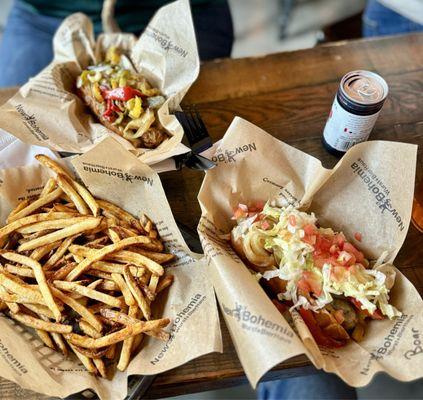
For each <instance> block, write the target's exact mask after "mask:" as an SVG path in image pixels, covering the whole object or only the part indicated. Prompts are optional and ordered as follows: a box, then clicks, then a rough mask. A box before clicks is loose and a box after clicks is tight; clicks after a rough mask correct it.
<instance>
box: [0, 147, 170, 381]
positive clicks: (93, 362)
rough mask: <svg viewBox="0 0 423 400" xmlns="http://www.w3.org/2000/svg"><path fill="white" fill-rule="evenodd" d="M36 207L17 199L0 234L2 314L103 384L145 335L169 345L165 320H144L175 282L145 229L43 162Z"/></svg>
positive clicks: (155, 238)
mask: <svg viewBox="0 0 423 400" xmlns="http://www.w3.org/2000/svg"><path fill="white" fill-rule="evenodd" d="M36 158H37V160H38V161H39V162H41V164H43V165H44V166H46V167H47V168H49V169H51V170H52V171H53V173H54V175H55V177H54V178H50V179H49V180H48V181H47V182H46V184H45V186H44V188H43V190H42V192H41V194H40V196H39V197H38V198H36V199H35V200H28V199H25V200H23V201H21V202H20V203H19V204H18V205H17V206H16V207H15V208H14V210H13V211H12V212H11V213H10V215H9V217H8V218H7V224H6V225H5V226H4V227H2V228H0V311H2V312H3V313H5V314H6V315H7V316H9V317H11V318H13V319H15V320H16V321H18V322H19V323H21V324H22V325H24V326H26V327H27V328H29V329H34V330H35V333H36V334H37V335H38V337H39V338H40V339H41V341H42V342H43V343H44V344H45V345H46V346H48V347H50V348H52V349H55V350H58V351H60V352H62V353H63V354H64V355H67V354H68V352H69V350H71V351H72V352H73V353H74V354H75V355H76V357H77V358H78V359H79V360H80V361H81V362H82V363H83V364H84V366H85V368H86V369H87V370H88V371H89V372H91V373H94V374H97V375H99V376H101V377H103V378H107V377H108V376H112V375H113V373H112V371H111V370H110V369H111V368H112V367H113V368H114V367H115V364H116V363H117V368H118V369H119V370H122V371H123V370H125V369H126V368H127V366H128V364H129V362H130V360H131V358H132V357H133V356H134V354H135V352H136V351H138V348H139V347H140V346H139V343H140V342H141V340H142V337H143V335H149V336H151V337H153V338H155V339H159V340H168V339H169V334H168V333H167V332H165V331H164V330H163V328H165V327H166V326H167V325H168V324H169V322H170V321H169V319H167V318H159V319H156V318H154V317H153V316H152V309H151V305H152V302H153V301H154V299H155V298H156V296H157V294H158V293H160V292H161V291H162V290H163V289H164V288H166V287H168V286H169V285H170V284H171V283H172V281H173V276H172V275H168V274H165V267H164V266H163V264H166V263H168V262H170V261H171V260H173V259H174V255H173V254H168V253H164V252H163V249H164V246H163V243H162V242H161V240H160V236H159V234H158V231H157V229H156V227H155V225H154V224H153V222H152V221H151V220H150V219H148V217H146V216H144V215H143V216H142V217H141V218H139V219H138V218H136V217H134V216H132V215H131V214H129V213H128V212H126V211H125V210H123V209H122V208H120V207H119V206H117V205H115V204H113V203H110V202H109V201H106V200H101V199H97V198H95V197H94V196H93V195H92V194H91V193H90V192H89V191H88V189H87V188H85V187H84V186H83V185H81V184H80V183H78V182H76V181H75V180H74V179H73V177H72V174H71V173H70V172H68V171H67V170H66V169H64V168H63V167H62V166H61V165H60V164H58V163H57V162H55V161H53V160H51V159H49V158H48V157H47V156H44V155H38V156H36Z"/></svg>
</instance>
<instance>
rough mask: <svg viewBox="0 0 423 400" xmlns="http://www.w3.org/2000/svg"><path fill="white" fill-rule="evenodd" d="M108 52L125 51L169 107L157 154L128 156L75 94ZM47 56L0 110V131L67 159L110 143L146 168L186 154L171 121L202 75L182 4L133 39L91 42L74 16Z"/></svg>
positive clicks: (163, 112) (84, 20) (89, 30)
mask: <svg viewBox="0 0 423 400" xmlns="http://www.w3.org/2000/svg"><path fill="white" fill-rule="evenodd" d="M109 46H118V47H121V48H124V49H126V50H127V51H128V53H129V56H130V59H131V61H132V63H133V65H134V66H135V68H136V69H137V70H138V72H140V73H142V74H143V75H144V76H145V77H146V78H147V79H148V81H149V82H150V83H151V84H152V85H153V86H155V87H157V88H159V89H160V90H161V92H162V93H163V94H164V95H165V97H166V99H167V100H166V102H165V103H164V105H163V106H161V108H160V109H159V110H158V116H159V120H160V123H161V124H162V125H163V126H164V127H165V128H166V130H167V132H168V133H169V135H170V137H169V138H168V139H167V140H165V141H164V142H163V143H161V144H160V146H159V147H157V148H156V149H141V148H137V149H136V148H134V147H133V146H132V144H131V143H130V142H129V141H127V140H125V139H124V138H122V137H120V136H119V135H117V134H115V133H113V132H112V131H111V130H109V129H107V128H106V127H104V126H103V125H101V124H100V123H98V122H97V121H96V119H95V118H94V117H93V115H92V114H91V112H90V111H89V109H88V108H87V107H85V106H84V104H83V101H82V100H81V99H80V98H79V97H78V95H77V94H76V78H77V76H78V75H79V74H80V73H81V71H82V70H83V69H85V68H86V67H87V66H88V65H90V64H93V63H95V62H96V61H97V60H98V57H99V54H100V52H101V50H102V49H107V48H108V47H109ZM53 50H54V59H53V61H52V62H51V63H50V64H49V65H48V66H47V67H46V68H45V69H44V70H42V71H41V72H40V73H39V74H38V75H36V76H35V77H33V78H31V79H30V80H29V82H27V83H26V84H25V85H24V86H22V87H21V88H20V90H19V91H18V93H16V94H15V95H14V96H13V97H12V98H11V99H10V100H9V101H8V102H7V103H6V104H4V105H3V106H2V107H0V128H2V129H4V130H5V131H7V132H9V133H11V134H13V135H14V136H16V137H18V138H19V139H21V140H22V141H23V142H26V143H29V144H36V145H39V146H44V147H48V148H50V149H52V150H56V151H63V152H70V153H84V152H86V151H88V150H89V149H90V148H92V147H93V146H94V145H95V144H96V143H98V142H99V141H101V140H102V139H103V138H104V137H105V136H112V137H114V138H115V139H116V140H118V141H119V142H120V143H121V144H122V145H123V146H125V147H126V148H127V149H128V150H130V151H131V152H133V153H134V154H136V155H137V157H138V158H139V159H140V160H141V161H143V162H144V163H147V164H150V165H151V164H155V163H158V162H160V161H163V160H166V159H168V158H170V157H172V156H174V155H177V154H181V153H185V152H187V151H188V148H187V147H186V146H184V145H183V144H182V143H181V140H182V137H183V129H182V126H181V125H180V124H179V122H178V120H177V119H176V117H175V116H174V115H172V114H171V113H172V112H173V111H175V110H176V109H178V107H179V103H180V102H181V100H182V98H183V96H184V95H185V93H186V92H187V91H188V89H189V87H190V86H191V84H192V83H193V82H194V81H195V80H196V78H197V76H198V73H199V68H200V61H199V57H198V51H197V43H196V39H195V32H194V26H193V22H192V17H191V10H190V6H189V1H188V0H178V1H175V2H173V3H170V4H168V5H166V6H164V7H162V8H161V9H159V10H158V11H157V13H156V14H155V16H154V17H153V18H152V20H151V21H150V23H149V24H148V26H147V28H146V29H145V31H144V32H143V33H142V35H141V36H140V37H139V39H137V38H136V37H135V36H134V35H132V34H128V33H104V34H101V35H100V36H99V37H98V39H97V40H95V39H94V33H93V25H92V22H91V21H90V19H89V18H88V17H87V16H86V15H84V14H81V13H78V14H73V15H71V16H69V17H68V18H66V19H65V20H64V21H63V23H62V24H61V25H60V27H59V28H58V30H57V32H56V34H55V36H54V40H53Z"/></svg>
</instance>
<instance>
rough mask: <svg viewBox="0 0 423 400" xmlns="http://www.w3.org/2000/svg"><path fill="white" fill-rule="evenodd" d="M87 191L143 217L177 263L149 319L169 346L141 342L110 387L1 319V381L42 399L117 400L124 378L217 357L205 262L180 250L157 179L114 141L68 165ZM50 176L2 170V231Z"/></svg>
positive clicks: (34, 170) (41, 171) (36, 168)
mask: <svg viewBox="0 0 423 400" xmlns="http://www.w3.org/2000/svg"><path fill="white" fill-rule="evenodd" d="M72 165H73V167H74V169H75V171H76V173H77V175H78V177H79V178H80V179H81V181H82V182H83V183H84V184H85V185H86V187H87V188H89V190H90V191H91V192H92V193H93V194H94V195H95V196H96V197H98V198H101V199H105V200H108V201H111V202H113V203H115V204H117V205H119V206H120V207H122V208H123V209H125V210H127V211H128V212H130V213H131V214H133V215H135V216H137V215H139V214H140V213H145V214H146V215H148V216H149V218H151V219H152V220H153V221H154V222H156V223H157V228H158V231H159V234H160V236H161V238H162V240H163V242H164V244H165V247H166V249H167V251H169V252H171V253H174V254H175V255H176V256H177V258H176V260H175V262H174V263H172V264H170V265H169V266H168V267H166V268H167V269H168V270H169V272H170V273H171V274H173V275H174V276H175V280H174V283H173V284H172V285H171V287H170V288H169V291H168V293H166V294H165V295H164V296H163V297H161V298H158V300H157V303H155V304H154V307H153V314H154V313H156V314H154V315H157V316H158V317H160V316H166V317H168V318H170V319H171V323H170V325H169V326H168V328H166V330H167V331H168V332H170V334H171V335H170V339H169V341H167V342H162V341H159V340H154V339H153V340H150V338H145V339H146V340H145V343H144V344H143V345H142V348H141V351H140V352H139V353H138V355H136V356H135V358H134V359H133V360H132V361H131V362H130V364H129V366H128V369H127V370H126V371H125V372H117V373H116V374H115V375H114V377H113V379H112V380H106V379H102V378H98V377H95V376H93V375H91V374H90V373H88V372H87V371H86V370H85V369H84V367H83V366H82V365H81V364H79V362H78V361H77V360H76V359H74V358H69V359H65V358H64V357H63V356H62V355H61V354H60V353H58V352H55V351H53V350H52V349H50V348H47V347H45V346H43V344H42V343H41V341H40V340H39V339H38V338H37V337H36V336H35V335H34V334H33V333H32V332H31V331H27V330H26V329H24V328H23V327H22V326H20V325H19V324H17V323H16V322H15V321H13V320H11V319H10V318H7V317H4V316H1V317H0V376H2V377H3V378H6V379H8V380H11V381H13V382H16V383H17V384H19V385H20V386H22V387H23V388H25V389H30V390H33V391H36V392H39V393H43V394H45V395H48V396H58V397H66V396H68V395H70V394H73V393H77V392H80V391H83V390H85V389H88V388H91V389H93V390H95V391H96V392H97V393H98V395H99V396H100V398H102V399H113V400H114V399H123V398H124V397H125V396H126V394H127V380H128V376H130V375H152V374H159V373H161V372H164V371H168V370H170V369H172V368H175V367H177V366H179V365H182V364H184V363H186V362H188V361H190V360H192V359H194V358H197V357H199V356H201V355H204V354H207V353H210V352H214V351H220V352H221V351H222V342H221V334H220V327H219V317H218V313H217V306H216V301H215V296H214V292H213V288H212V285H211V283H210V282H209V280H208V277H207V274H206V270H205V261H204V259H203V258H202V256H200V255H198V254H195V253H192V252H191V251H190V250H189V249H188V247H187V245H186V244H185V242H184V240H183V238H182V236H181V233H180V232H179V230H178V228H177V225H176V223H175V220H174V219H173V216H172V213H171V210H170V207H169V204H168V202H167V200H166V196H165V193H164V191H163V188H162V185H161V183H160V179H159V177H158V175H157V174H156V173H155V172H154V171H153V170H152V169H151V168H150V167H148V166H147V165H145V164H143V163H142V162H140V161H139V160H138V159H137V158H136V156H135V155H133V154H131V153H130V152H128V151H127V150H125V149H124V148H123V147H122V146H121V145H120V144H119V143H117V142H116V141H115V140H114V139H112V138H107V139H105V140H104V141H102V142H101V143H99V144H98V145H97V146H95V147H94V148H93V149H91V150H90V151H88V152H87V153H85V154H83V155H81V156H79V157H75V158H73V159H72ZM49 175H50V173H49V171H48V170H46V168H44V167H42V166H41V165H38V164H33V165H28V166H23V167H18V168H11V169H5V170H0V226H3V225H4V223H5V218H6V216H7V215H8V214H9V212H10V211H11V209H12V208H13V206H14V205H16V203H17V202H18V201H19V200H22V199H24V198H27V197H28V196H32V195H34V194H37V193H39V192H40V190H41V188H42V187H43V184H44V183H45V182H46V181H47V179H48V178H49Z"/></svg>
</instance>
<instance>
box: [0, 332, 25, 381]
mask: <svg viewBox="0 0 423 400" xmlns="http://www.w3.org/2000/svg"><path fill="white" fill-rule="evenodd" d="M0 355H1V356H2V357H3V358H4V359H5V361H6V362H7V363H8V364H9V365H10V366H11V367H12V368H13V369H14V370H15V371H17V372H18V373H20V374H19V375H22V374H26V373H28V370H27V369H26V368H25V367H24V366H23V365H22V364H21V363H20V362H19V361H18V360H17V359H16V358H15V357H14V356H13V354H12V353H10V352H9V349H8V348H7V347H6V346H5V345H4V344H3V342H2V341H1V340H0Z"/></svg>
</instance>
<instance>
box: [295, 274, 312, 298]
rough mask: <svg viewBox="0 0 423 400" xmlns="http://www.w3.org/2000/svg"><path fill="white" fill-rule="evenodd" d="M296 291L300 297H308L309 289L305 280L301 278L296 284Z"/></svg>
mask: <svg viewBox="0 0 423 400" xmlns="http://www.w3.org/2000/svg"><path fill="white" fill-rule="evenodd" d="M297 290H298V293H299V294H300V295H302V296H308V294H309V293H310V292H311V287H310V285H309V284H308V282H307V279H305V278H301V279H300V280H299V281H298V282H297Z"/></svg>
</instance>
